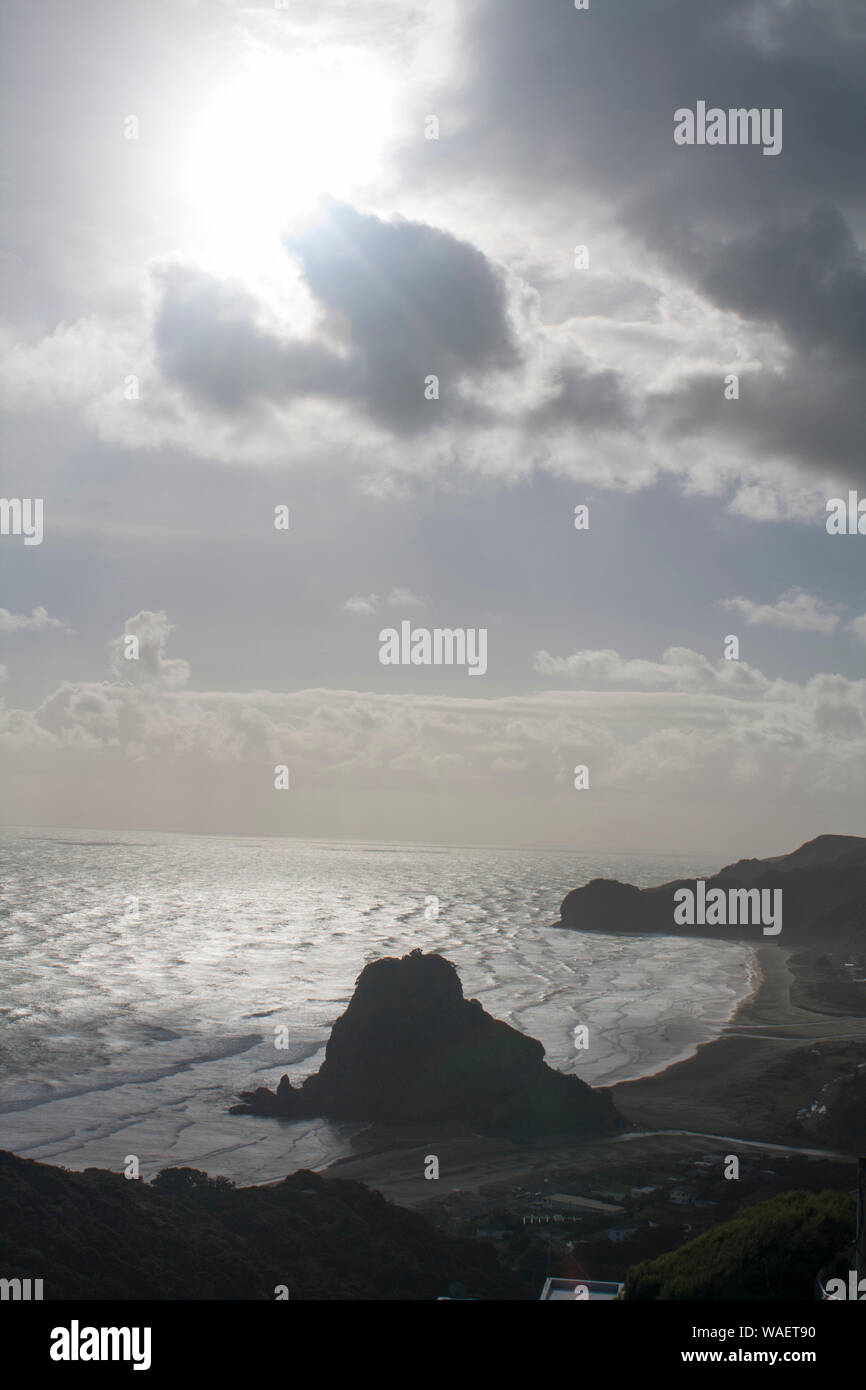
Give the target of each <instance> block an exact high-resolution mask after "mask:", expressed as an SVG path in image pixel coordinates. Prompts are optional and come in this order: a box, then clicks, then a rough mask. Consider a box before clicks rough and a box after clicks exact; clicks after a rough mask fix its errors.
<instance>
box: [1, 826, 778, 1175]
mask: <svg viewBox="0 0 866 1390" xmlns="http://www.w3.org/2000/svg"><path fill="white" fill-rule="evenodd" d="M0 856H2V866H3V891H2V899H0V958H2V961H3V974H2V986H0V1057H2V1062H0V1148H3V1149H11V1150H12V1151H13V1152H15V1153H18V1154H21V1155H23V1156H25V1157H29V1158H35V1159H39V1160H42V1161H44V1162H51V1163H57V1164H61V1165H63V1166H65V1167H68V1168H73V1169H82V1168H86V1167H91V1166H95V1167H103V1168H112V1169H115V1170H116V1171H122V1170H123V1168H124V1166H125V1164H126V1163H127V1162H128V1159H129V1157H130V1156H132V1155H135V1156H136V1157H137V1158H138V1160H139V1164H140V1172H141V1175H142V1176H143V1177H145V1178H150V1177H152V1176H153V1175H154V1174H155V1173H156V1172H158V1171H159V1169H160V1168H164V1167H170V1166H175V1165H178V1164H182V1165H187V1166H191V1167H196V1168H202V1169H204V1170H206V1171H207V1172H208V1173H211V1174H224V1175H226V1176H227V1177H230V1178H232V1179H234V1180H235V1181H236V1182H239V1183H253V1182H265V1181H269V1180H273V1179H277V1178H280V1177H282V1176H284V1175H285V1174H286V1173H288V1172H293V1171H294V1170H295V1169H297V1168H299V1167H306V1168H322V1167H325V1166H327V1164H328V1163H330V1162H332V1161H333V1160H334V1159H335V1158H338V1157H341V1156H343V1155H345V1154H347V1153H348V1152H349V1151H350V1144H351V1139H352V1136H353V1135H355V1134H357V1133H358V1132H359V1130H360V1129H362V1128H363V1126H358V1125H347V1124H342V1125H340V1124H332V1123H329V1122H327V1121H325V1120H321V1121H304V1122H299V1123H292V1124H288V1123H286V1122H283V1121H276V1120H266V1119H263V1118H260V1117H256V1116H247V1115H244V1116H240V1115H231V1114H229V1106H230V1105H232V1104H233V1103H234V1101H235V1100H236V1097H237V1093H238V1092H239V1091H242V1090H249V1089H252V1088H254V1087H256V1086H260V1085H268V1086H273V1085H275V1084H276V1082H277V1081H278V1080H279V1078H280V1076H281V1075H282V1074H283V1073H284V1072H288V1074H289V1076H290V1077H291V1079H292V1081H293V1083H295V1084H297V1082H298V1081H300V1080H302V1079H303V1078H304V1077H305V1076H307V1075H309V1074H310V1072H312V1071H315V1070H316V1069H317V1068H318V1066H319V1064H320V1062H321V1060H322V1058H323V1056H324V1046H325V1043H326V1041H327V1038H328V1034H329V1031H330V1026H331V1024H332V1023H333V1021H334V1020H335V1019H336V1018H337V1017H338V1015H339V1014H340V1013H342V1011H343V1010H344V1008H345V1006H346V1004H347V1002H348V1000H349V998H350V997H351V994H352V990H353V988H354V983H355V980H356V978H357V976H358V974H359V973H360V971H361V970H362V969H363V967H364V965H365V964H366V963H367V962H368V961H370V960H374V959H376V958H378V957H380V956H383V955H403V954H405V953H406V952H407V951H410V950H412V949H413V948H414V947H416V946H420V947H421V948H422V949H424V950H425V951H438V952H440V953H441V954H443V955H445V956H447V958H448V959H449V960H451V961H453V962H454V964H455V965H456V966H457V968H458V970H459V972H460V977H461V980H462V982H463V989H464V993H465V994H466V996H467V997H468V998H472V997H474V998H477V999H479V1000H480V1001H481V1003H482V1004H483V1006H484V1008H485V1009H486V1010H487V1011H488V1013H490V1014H493V1015H494V1016H495V1017H497V1018H502V1019H504V1020H506V1022H508V1023H510V1024H511V1025H512V1026H513V1027H515V1028H519V1029H521V1030H522V1031H523V1032H525V1033H528V1034H530V1035H531V1036H532V1037H535V1038H538V1039H540V1040H541V1042H542V1043H543V1044H544V1047H545V1049H546V1053H547V1061H548V1062H549V1063H550V1064H551V1065H552V1066H554V1067H557V1068H559V1069H560V1070H562V1071H566V1072H574V1073H575V1074H577V1075H579V1076H581V1077H582V1078H583V1079H584V1080H585V1081H588V1082H590V1083H591V1084H599V1085H601V1084H603V1085H608V1084H611V1083H613V1082H615V1081H622V1080H626V1079H629V1078H632V1077H636V1076H642V1075H647V1074H649V1073H651V1072H655V1071H658V1070H659V1069H661V1068H663V1067H665V1066H667V1065H668V1064H670V1063H671V1062H673V1061H675V1060H677V1059H679V1058H681V1057H685V1056H688V1055H689V1054H690V1053H691V1052H693V1051H694V1049H695V1047H696V1046H697V1044H698V1043H700V1042H703V1041H705V1040H706V1039H709V1038H711V1037H714V1036H715V1035H716V1034H717V1033H718V1032H719V1030H720V1028H721V1027H722V1026H723V1025H724V1023H725V1022H726V1021H727V1019H728V1018H729V1017H730V1015H731V1013H732V1012H733V1010H734V1009H735V1007H736V1006H737V1004H738V1003H739V1001H740V1000H741V999H742V998H743V997H744V995H745V994H746V993H747V992H748V990H749V988H750V968H751V962H752V953H751V951H750V950H749V948H747V947H745V946H743V945H742V944H730V945H729V944H727V943H726V942H716V941H707V940H696V939H689V938H688V937H677V936H674V935H672V936H670V937H655V938H648V937H640V936H633V937H628V936H626V937H623V936H604V935H594V934H589V933H586V934H584V933H575V932H568V931H561V930H556V929H554V928H553V927H552V926H551V923H552V922H554V921H555V920H556V918H557V917H558V910H559V905H560V903H561V901H562V899H563V897H564V896H565V894H566V893H567V892H568V891H569V890H570V889H572V888H575V887H577V886H578V885H580V884H582V883H585V882H587V881H588V880H589V879H591V878H597V877H602V876H603V877H616V878H619V879H622V880H626V881H628V882H631V883H635V884H637V885H639V886H641V887H643V886H647V885H650V884H653V883H662V882H664V881H666V880H668V879H671V878H676V877H685V876H688V877H695V876H700V875H704V874H707V873H710V872H713V871H714V870H716V869H718V868H719V867H720V865H718V864H706V863H705V864H698V863H695V862H693V861H685V860H684V861H681V862H675V861H671V860H662V859H656V858H651V857H649V856H644V855H641V856H631V857H628V856H607V857H601V856H599V855H588V854H586V855H583V854H579V853H575V852H574V851H569V850H557V851H550V852H547V851H537V850H514V849H483V848H482V849H476V848H461V847H449V846H419V845H405V844H402V845H400V844H396V845H385V844H359V843H353V842H347V841H334V842H326V841H299V840H281V839H248V838H240V837H238V838H227V837H216V836H191V835H173V834H156V833H150V832H134V833H132V832H127V833H112V832H104V833H103V832H98V831H80V830H79V831H60V830H36V829H33V830H14V831H5V832H3V833H2V835H0ZM580 1025H585V1026H586V1027H587V1028H588V1029H589V1047H588V1049H586V1050H582V1049H581V1050H579V1049H578V1048H577V1047H576V1045H575V1036H574V1032H575V1028H577V1027H578V1026H580ZM277 1030H282V1031H281V1032H280V1033H279V1034H278V1033H277ZM278 1042H279V1043H280V1044H283V1043H287V1046H285V1047H282V1046H280V1047H278V1046H277V1043H278Z"/></svg>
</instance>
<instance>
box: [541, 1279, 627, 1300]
mask: <svg viewBox="0 0 866 1390" xmlns="http://www.w3.org/2000/svg"><path fill="white" fill-rule="evenodd" d="M622 1290H623V1285H622V1284H614V1283H610V1282H608V1281H606V1280H599V1279H545V1281H544V1288H543V1289H542V1290H541V1294H540V1296H539V1301H541V1299H547V1300H548V1301H553V1300H557V1299H558V1300H562V1299H567V1300H569V1301H570V1302H579V1303H586V1302H589V1303H608V1302H610V1301H611V1300H612V1299H616V1298H619V1297H620V1296H621V1294H622Z"/></svg>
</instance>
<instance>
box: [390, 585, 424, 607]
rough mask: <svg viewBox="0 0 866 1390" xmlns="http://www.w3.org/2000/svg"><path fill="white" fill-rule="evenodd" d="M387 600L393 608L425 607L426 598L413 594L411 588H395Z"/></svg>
mask: <svg viewBox="0 0 866 1390" xmlns="http://www.w3.org/2000/svg"><path fill="white" fill-rule="evenodd" d="M385 602H386V603H387V604H388V605H389V607H391V608H423V607H424V603H425V600H424V599H423V598H420V597H419V595H418V594H413V593H412V591H411V589H399V588H393V589H392V590H391V592H390V593H389V594H388V597H387V599H386V600H385Z"/></svg>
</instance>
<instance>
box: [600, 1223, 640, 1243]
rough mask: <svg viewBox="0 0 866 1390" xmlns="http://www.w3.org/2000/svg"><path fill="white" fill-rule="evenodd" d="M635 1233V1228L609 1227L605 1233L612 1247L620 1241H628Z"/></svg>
mask: <svg viewBox="0 0 866 1390" xmlns="http://www.w3.org/2000/svg"><path fill="white" fill-rule="evenodd" d="M636 1232H637V1226H611V1227H610V1228H609V1229H608V1232H607V1238H608V1240H612V1241H613V1243H614V1245H618V1244H619V1242H620V1241H623V1240H628V1239H629V1238H630V1237H631V1236H633V1235H635V1234H636Z"/></svg>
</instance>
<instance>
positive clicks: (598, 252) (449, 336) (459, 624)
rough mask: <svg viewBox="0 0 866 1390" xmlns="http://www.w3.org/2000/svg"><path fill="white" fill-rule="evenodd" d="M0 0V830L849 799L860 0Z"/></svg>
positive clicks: (650, 829) (287, 827)
mask: <svg viewBox="0 0 866 1390" xmlns="http://www.w3.org/2000/svg"><path fill="white" fill-rule="evenodd" d="M2 16H3V17H2V52H3V58H2V63H3V72H2V90H3V116H2V143H3V165H4V169H5V179H4V182H5V189H4V197H3V200H2V202H3V210H2V237H0V241H2V274H3V288H4V294H3V302H4V305H5V310H4V316H3V318H2V321H0V406H2V409H3V415H4V419H3V431H2V438H3V450H2V459H3V464H2V471H3V476H2V491H3V497H4V498H5V499H7V500H8V499H20V500H23V499H31V500H34V499H41V501H42V508H43V525H42V537H41V541H40V542H39V543H30V544H27V543H25V542H26V539H27V538H26V536H25V535H24V534H22V533H21V529H20V528H18V532H17V533H16V529H15V527H14V525H10V526H7V527H5V528H4V531H5V532H8V534H7V533H4V534H2V535H0V605H2V606H0V642H2V661H3V669H2V674H3V684H2V686H0V694H2V697H3V704H2V771H3V788H4V789H3V792H2V814H3V818H4V820H5V822H6V823H7V824H8V825H13V826H26V825H51V826H71V827H92V828H104V829H112V830H114V829H130V830H133V829H153V830H172V831H186V832H192V833H206V834H240V835H256V836H258V835H299V836H305V837H325V838H334V837H350V838H355V839H363V840H384V841H394V840H410V841H413V840H414V841H422V842H441V843H448V844H464V843H465V844H499V845H514V846H528V847H531V846H553V845H555V846H568V847H573V848H574V849H576V850H581V851H589V852H593V851H596V850H597V851H606V852H610V851H622V852H632V851H633V852H644V853H664V854H671V853H682V854H691V853H695V854H701V855H711V856H718V858H719V860H720V862H721V861H725V860H727V859H730V858H734V857H739V856H755V855H764V854H775V853H782V852H785V851H786V850H790V849H793V848H794V847H795V846H796V845H797V844H799V843H800V842H802V841H803V840H806V839H809V838H811V837H812V836H814V835H817V834H821V833H824V832H835V833H849V834H864V833H866V802H864V793H863V780H864V779H863V767H864V751H866V680H864V670H863V665H864V656H866V582H864V576H866V569H864V559H866V535H861V534H854V535H850V534H849V535H835V534H834V535H831V534H829V533H828V529H827V516H828V513H827V506H828V502H830V501H831V499H834V498H842V499H844V500H845V501H846V502H847V499H848V496H849V493H850V492H853V493H855V494H856V497H855V506H856V503H857V499H860V498H863V497H866V466H864V455H863V445H862V440H863V434H864V423H866V393H864V390H863V367H864V359H866V258H864V250H863V248H864V245H866V220H864V210H866V209H864V198H866V178H864V173H866V170H864V153H863V142H862V132H863V129H864V128H866V122H864V115H866V112H864V107H866V86H864V83H863V72H864V70H866V11H864V9H863V6H862V3H861V0H834V3H833V4H832V5H826V4H822V3H817V2H816V0H729V3H720V4H707V3H696V2H695V0H590V3H589V6H588V8H587V9H585V10H578V9H577V8H576V7H575V5H574V4H572V3H566V0H460V2H459V3H452V0H435V3H433V0H430V2H429V3H427V0H423V2H422V3H414V0H394V2H393V3H392V0H372V2H371V3H365V4H364V5H358V4H357V3H348V0H347V2H346V3H329V0H315V3H313V0H310V3H303V0H288V3H285V4H282V3H276V4H260V5H242V4H236V3H232V2H231V0H208V2H207V3H205V0H149V3H148V4H146V5H137V6H136V5H118V4H117V3H116V2H115V0H78V3H76V4H75V5H69V4H68V3H60V2H59V0H45V3H40V4H39V5H38V6H36V5H33V4H32V3H19V0H4V3H3V4H2ZM701 102H703V103H705V104H706V108H707V109H711V108H717V109H719V110H721V111H722V112H727V111H728V110H730V109H734V108H741V107H743V108H755V109H757V110H759V111H766V112H776V113H778V112H781V113H782V114H781V117H779V116H778V115H777V116H776V118H775V119H776V121H777V125H778V128H779V131H780V135H781V148H780V149H778V151H777V152H776V153H771V152H769V151H765V149H764V148H763V147H762V145H761V143H752V144H735V143H727V144H725V145H720V144H713V143H705V144H698V143H695V144H692V145H684V144H678V143H677V142H676V141H675V139H674V132H675V128H676V121H675V113H676V112H677V111H681V110H683V109H689V110H693V111H695V112H697V110H698V103H701ZM732 378H735V379H736V381H735V384H734V385H732V384H731V383H732ZM576 508H586V509H587V510H586V512H585V513H580V514H579V513H576V510H575V509H576ZM281 509H282V510H281ZM286 509H287V511H286ZM278 517H279V518H281V522H280V524H277V519H278ZM578 520H583V521H584V522H585V523H586V524H585V525H583V526H578V525H577V524H576V522H577V521H578ZM286 521H287V524H286ZM403 623H409V624H410V625H411V626H410V631H419V630H421V629H423V630H424V631H428V632H431V633H432V632H434V631H435V630H436V629H451V630H455V629H457V630H461V631H464V632H469V633H476V634H477V633H478V632H479V631H480V630H484V631H485V632H486V643H487V656H486V669H485V670H484V671H483V672H482V671H481V669H480V667H479V668H478V670H477V671H475V672H471V671H470V669H469V667H468V666H467V665H466V664H464V665H437V664H423V663H416V664H401V665H389V664H383V662H382V661H381V659H380V656H381V652H382V646H383V641H384V639H383V637H382V636H381V634H383V633H385V632H386V631H387V630H389V629H395V630H397V631H398V632H399V631H400V630H401V624H403ZM130 638H134V639H136V641H137V654H135V655H131V653H132V652H133V651H134V650H135V648H136V644H135V643H132V644H130V642H129V641H128V639H130ZM731 638H736V639H737V643H738V647H734V646H732V644H731V642H730V640H729V639H731ZM726 653H727V654H726ZM280 768H285V769H286V770H287V773H286V774H280V773H279V772H278V769H280ZM577 768H584V769H586V771H585V773H584V774H582V775H581V776H577V775H576V774H575V769H577ZM283 782H288V785H287V786H283V785H282V783H283ZM277 783H280V784H281V785H279V786H278V785H276V784H277ZM576 783H579V784H580V785H575V784H576Z"/></svg>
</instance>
